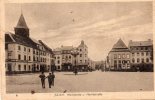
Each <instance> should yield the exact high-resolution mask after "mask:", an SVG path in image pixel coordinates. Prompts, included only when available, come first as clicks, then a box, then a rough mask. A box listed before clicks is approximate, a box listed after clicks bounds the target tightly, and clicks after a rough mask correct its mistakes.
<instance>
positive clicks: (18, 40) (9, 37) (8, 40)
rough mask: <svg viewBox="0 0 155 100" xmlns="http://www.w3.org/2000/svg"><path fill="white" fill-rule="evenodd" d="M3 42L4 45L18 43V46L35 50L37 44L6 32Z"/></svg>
mask: <svg viewBox="0 0 155 100" xmlns="http://www.w3.org/2000/svg"><path fill="white" fill-rule="evenodd" d="M5 42H6V43H18V44H22V45H25V46H28V47H33V48H37V44H36V43H34V42H33V41H32V40H31V39H30V38H27V37H22V36H20V35H17V34H13V33H10V32H7V33H6V34H5Z"/></svg>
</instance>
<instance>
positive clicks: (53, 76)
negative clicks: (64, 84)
mask: <svg viewBox="0 0 155 100" xmlns="http://www.w3.org/2000/svg"><path fill="white" fill-rule="evenodd" d="M54 78H55V75H54V72H52V85H53V86H54Z"/></svg>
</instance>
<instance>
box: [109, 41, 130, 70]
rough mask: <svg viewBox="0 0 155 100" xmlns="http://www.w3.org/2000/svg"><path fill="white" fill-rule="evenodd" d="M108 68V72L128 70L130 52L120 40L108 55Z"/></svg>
mask: <svg viewBox="0 0 155 100" xmlns="http://www.w3.org/2000/svg"><path fill="white" fill-rule="evenodd" d="M108 66H109V69H110V70H127V69H130V51H129V49H128V47H127V46H126V45H125V43H124V42H123V41H122V40H121V39H119V40H118V41H117V43H116V44H114V46H113V48H112V49H111V51H110V52H109V54H108Z"/></svg>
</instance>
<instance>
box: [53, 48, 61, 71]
mask: <svg viewBox="0 0 155 100" xmlns="http://www.w3.org/2000/svg"><path fill="white" fill-rule="evenodd" d="M53 53H54V58H55V60H54V61H55V68H56V70H57V71H61V70H62V66H61V65H62V55H61V48H56V49H54V50H53Z"/></svg>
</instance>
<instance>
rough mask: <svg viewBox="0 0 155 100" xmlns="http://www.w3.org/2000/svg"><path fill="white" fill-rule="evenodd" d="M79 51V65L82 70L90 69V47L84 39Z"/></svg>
mask: <svg viewBox="0 0 155 100" xmlns="http://www.w3.org/2000/svg"><path fill="white" fill-rule="evenodd" d="M77 49H78V51H79V55H78V56H77V60H78V61H77V62H78V63H77V65H78V67H79V69H80V70H81V71H85V70H88V63H89V62H88V47H87V45H86V44H85V43H84V41H83V40H82V41H81V44H80V45H79V46H78V47H77Z"/></svg>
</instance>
